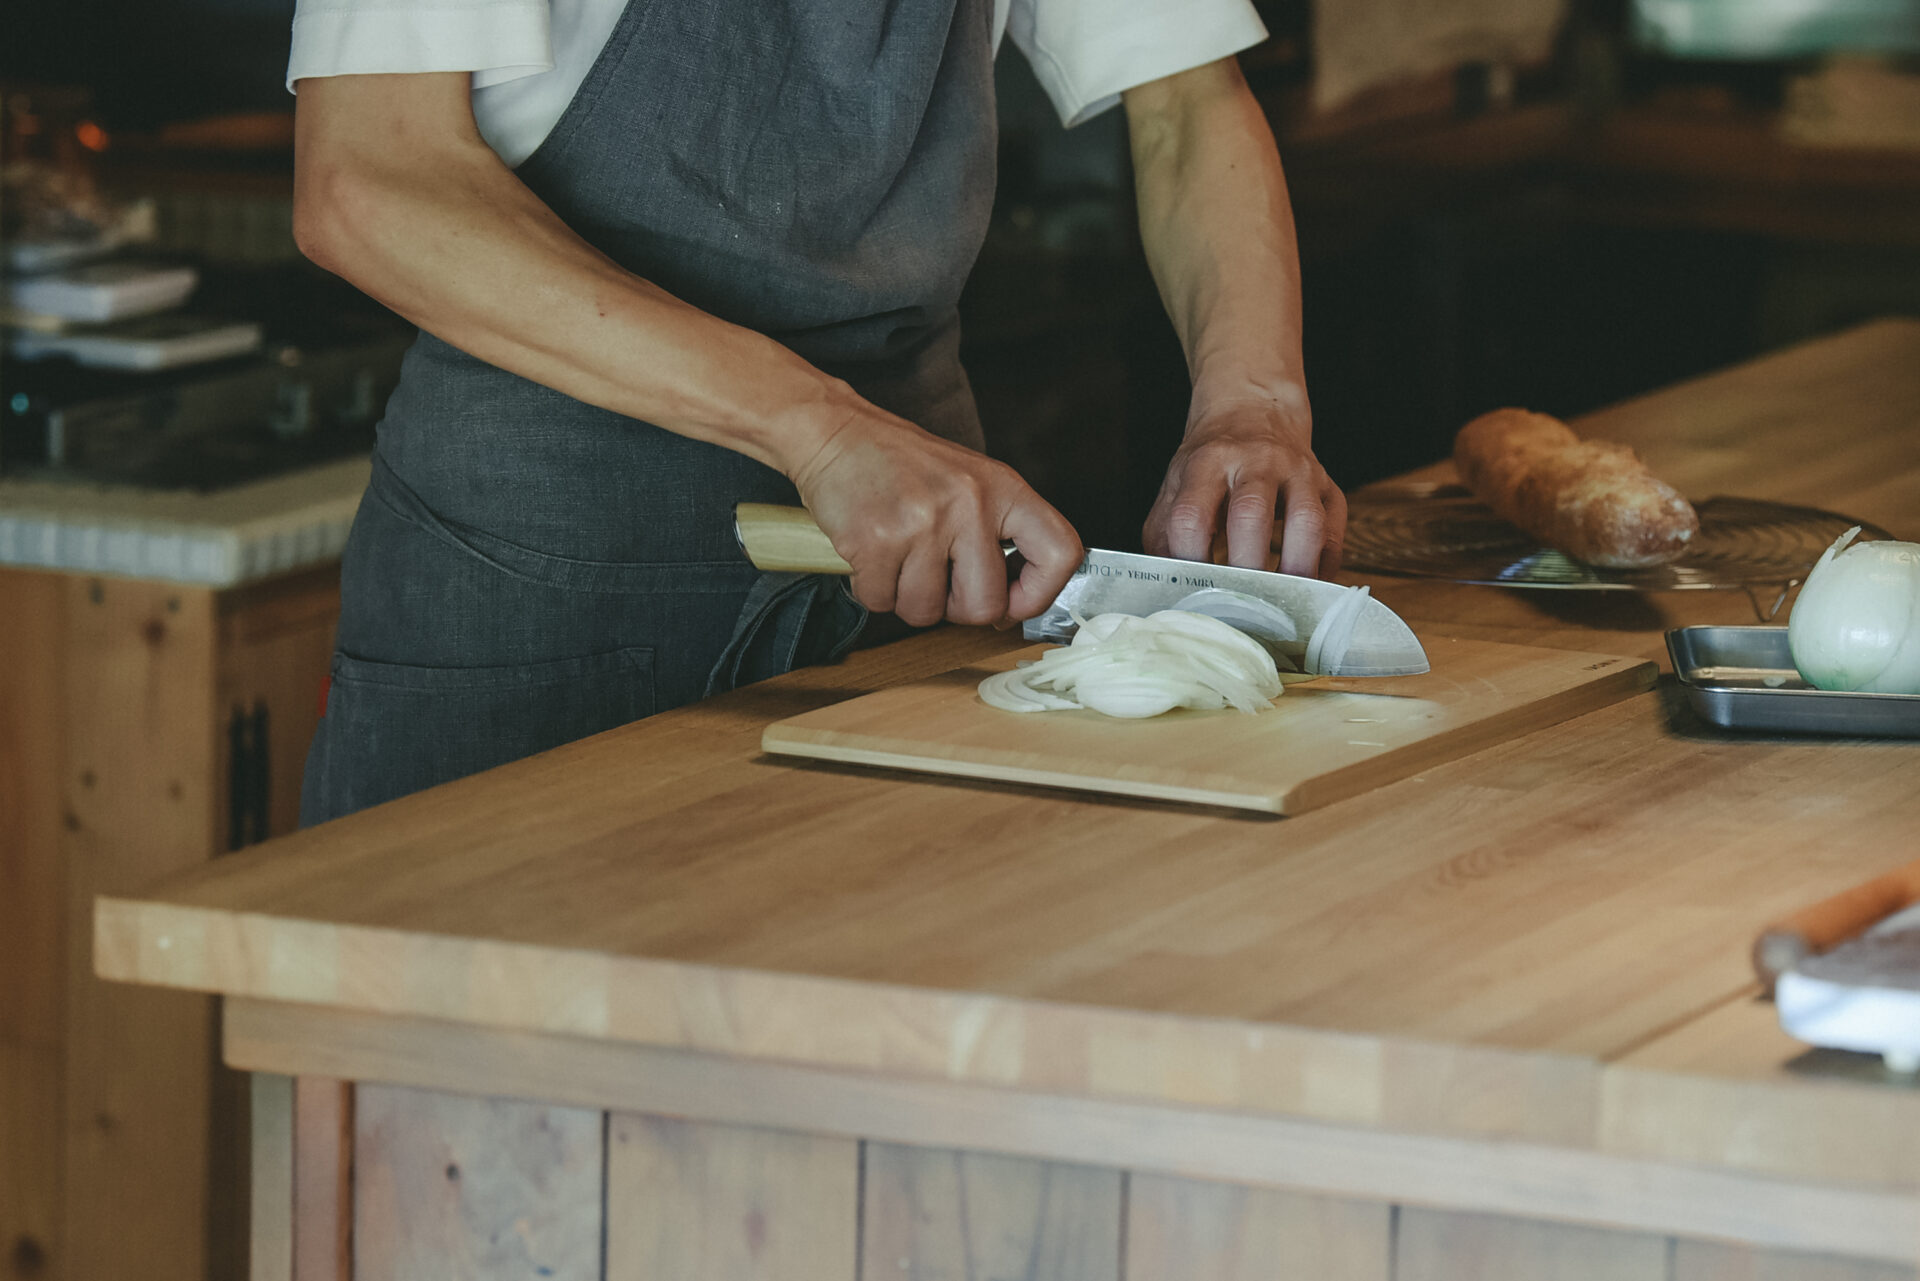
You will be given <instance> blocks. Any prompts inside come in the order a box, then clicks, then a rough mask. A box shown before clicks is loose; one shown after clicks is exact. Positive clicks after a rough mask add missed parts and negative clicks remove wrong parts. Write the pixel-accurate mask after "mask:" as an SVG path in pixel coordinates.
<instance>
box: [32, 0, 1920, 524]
mask: <svg viewBox="0 0 1920 1281" xmlns="http://www.w3.org/2000/svg"><path fill="white" fill-rule="evenodd" d="M1259 7H1260V9H1261V11H1262V13H1263V16H1264V17H1265V19H1266V22H1267V25H1268V27H1269V28H1270V30H1271V31H1272V33H1273V37H1272V39H1271V40H1270V41H1269V42H1268V43H1267V44H1266V45H1264V46H1262V47H1260V48H1258V49H1255V50H1253V51H1251V52H1249V53H1248V54H1247V55H1245V57H1244V59H1243V61H1244V65H1245V68H1246V71H1247V74H1248V76H1249V78H1250V80H1251V81H1252V83H1253V85H1254V87H1255V89H1256V91H1257V92H1258V94H1259V95H1260V98H1261V100H1262V101H1263V103H1265V105H1266V106H1267V108H1268V110H1269V112H1270V114H1271V117H1272V120H1273V123H1274V126H1275V130H1276V132H1277V133H1278V135H1279V137H1280V140H1281V146H1282V152H1283V156H1284V159H1285V162H1286V166H1287V171H1288V176H1289V181H1290V183H1291V186H1292V192H1293V198H1294V203H1295V208H1296V212H1297V215H1298V219H1299V224H1300V243H1301V248H1302V253H1303V256H1304V273H1305V291H1306V318H1307V373H1308V379H1309V387H1310V391H1311V394H1312V397H1313V404H1314V409H1315V418H1316V440H1317V443H1318V448H1319V451H1320V453H1321V455H1322V457H1323V459H1324V460H1325V461H1326V463H1327V465H1328V467H1329V468H1330V470H1331V471H1332V473H1333V475H1334V477H1335V478H1336V479H1337V480H1338V481H1340V482H1341V483H1342V484H1343V485H1345V486H1347V487H1349V488H1351V487H1354V486H1358V485H1361V484H1364V483H1366V482H1368V481H1371V480H1374V479H1377V478H1379V477H1382V476H1385V475H1387V474H1389V473H1392V472H1395V471H1398V470H1402V469H1405V468H1407V467H1410V466H1413V465H1416V464H1419V463H1422V462H1425V461H1428V460H1430V459H1432V458H1434V457H1436V456H1438V455H1439V454H1441V453H1442V452H1444V450H1445V449H1446V447H1447V443H1448V441H1449V439H1450V435H1451V433H1452V431H1453V429H1454V428H1455V427H1456V426H1458V425H1459V424H1460V423H1461V422H1462V421H1464V420H1465V419H1466V418H1467V417H1468V416H1470V415H1471V414H1473V413H1476V412H1478V411H1480V410H1483V409H1486V408H1489V407H1492V406H1495V405H1498V404H1506V403H1517V404H1525V405H1528V406H1531V407H1534V408H1538V409H1543V410H1547V411H1550V412H1553V413H1556V414H1561V415H1570V414H1576V413H1579V412H1581V411H1583V410H1587V409H1590V408H1593V407H1595V406H1598V405H1601V404H1604V403H1606V402H1608V401H1612V400H1616V399H1619V398H1621V397H1623V396H1628V395H1632V394H1634V393H1636V392H1640V391H1643V390H1646V389H1649V388H1652V387H1655V386H1658V385H1660V384H1663V383H1666V382H1670V381H1672V380H1674V379H1678V378H1681V377H1684V376H1686V375H1689V374H1693V373H1696V372H1699V371H1701V370H1705V369H1708V368H1712V367H1714V366H1719V365H1724V364H1726V363H1727V362H1729V361H1732V360H1736V359H1739V358H1740V357H1742V356H1745V355H1748V354H1751V353H1756V352H1759V351H1762V350H1765V349H1767V348H1770V347H1774V346H1778V345H1780V344H1782V343H1785V342H1789V341H1792V340H1795V339H1800V338H1804V337H1807V336H1809V335H1812V334H1817V333H1821V332H1824V331H1827V330H1831V329H1835V328H1838V327H1841V326H1844V325H1847V324H1849V323H1851V322H1854V321H1857V320H1859V319H1861V318H1863V317H1867V316H1872V315H1878V314H1885V313H1889V312H1914V311H1920V61H1916V57H1915V54H1916V50H1920V5H1917V4H1916V2H1915V0H1458V2H1456V3H1446V4H1441V3H1435V2H1432V0H1342V2H1341V3H1338V4H1332V3H1325V4H1321V5H1316V4H1314V3H1311V2H1310V0H1260V6H1259ZM291 11H292V0H172V2H171V3H167V4H163V5H155V4H150V3H142V2H140V0H11V3H10V4H9V6H8V11H7V16H6V18H5V19H4V22H5V24H6V30H5V32H4V39H3V40H0V50H3V51H4V52H0V60H3V65H0V76H4V79H5V100H4V117H3V120H4V135H5V145H6V166H7V168H6V173H7V186H6V191H5V196H4V201H3V202H0V217H4V220H5V234H6V236H7V240H8V257H7V261H8V263H9V264H10V267H11V270H12V280H11V281H10V296H11V298H12V301H13V306H12V309H11V311H10V313H9V316H8V319H9V320H10V321H11V322H12V324H11V327H10V328H9V330H8V333H9V342H8V349H9V353H10V354H9V356H8V358H7V364H6V366H5V368H4V370H0V389H4V391H3V392H0V398H4V404H5V410H6V416H5V419H4V429H3V430H4V436H0V468H4V470H5V471H6V472H8V473H13V474H19V473H21V472H23V471H31V472H42V473H44V470H45V469H47V468H49V467H52V468H56V469H62V470H63V471H64V472H70V473H74V474H78V473H82V472H84V473H86V474H88V475H92V476H97V477H100V478H105V479H112V480H126V481H134V482H138V483H150V484H155V485H164V486H196V487H205V486H217V485H221V484H228V483H232V482H234V481H238V480H243V479H247V478H249V477H252V476H255V475H258V474H260V473H261V472H263V471H265V470H267V469H271V468H277V467H288V466H298V465H301V464H303V463H305V462H309V461H312V460H314V459H317V458H323V457H328V456H333V455H337V454H339V453H342V452H351V451H354V450H361V449H364V448H365V447H366V444H367V442H368V440H369V439H370V433H371V430H372V423H373V421H374V420H375V418H376V417H377V414H378V406H379V401H380V399H381V398H382V396H383V395H384V392H385V388H386V386H387V383H388V381H389V380H390V378H391V376H392V370H393V364H394V360H395V358H396V356H397V351H398V349H399V346H400V344H401V343H402V342H404V337H402V336H400V335H398V334H397V333H396V329H395V327H394V326H393V325H392V324H391V322H390V319H389V318H388V317H386V316H385V315H384V314H383V313H382V312H381V311H380V310H379V309H378V308H376V307H373V306H371V305H369V304H367V303H365V302H364V301H363V300H361V299H360V298H359V297H358V296H357V295H355V294H354V293H353V292H352V291H350V290H348V289H346V288H344V287H342V286H340V285H338V284H337V283H335V282H334V281H332V280H331V279H330V278H328V277H326V276H324V275H322V274H321V273H319V272H317V271H315V270H313V269H311V268H309V267H308V266H306V265H305V264H304V263H303V262H302V261H301V260H300V259H299V257H298V255H297V252H296V251H295V249H294V247H293V243H292V239H291V235H290V232H289V223H290V219H289V200H290V179H289V168H290V160H289V148H290V137H291V115H290V113H291V105H292V103H291V99H290V98H289V97H288V96H287V95H286V94H285V92H284V91H283V89H282V87H281V80H282V72H283V69H284V65H285V52H286V41H287V27H288V21H289V18H290V14H291ZM1000 78H1001V111H1002V128H1003V141H1002V145H1001V171H1000V190H999V200H998V213H997V217H996V219H995V222H994V228H993V232H992V235H991V238H990V240H989V242H988V245H987V248H986V252H985V254H984V255H983V258H982V260H981V263H980V266H979V270H978V272H977V273H976V276H975V278H974V281H973V285H972V288H971V290H970V292H969V294H968V297H967V300H966V331H965V332H966V337H967V346H968V350H969V357H970V367H971V369H972V370H973V374H974V378H975V380H976V383H977V388H978V392H979V396H980V400H981V403H982V406H983V410H984V413H985V416H986V421H987V424H988V431H989V433H990V436H991V438H992V441H993V447H994V448H995V450H996V451H997V452H999V453H1000V454H1002V455H1003V456H1005V457H1006V458H1008V459H1009V460H1011V461H1013V462H1015V463H1016V464H1017V465H1018V466H1019V467H1021V469H1022V470H1023V471H1025V472H1026V473H1027V474H1028V475H1029V477H1030V478H1031V479H1032V480H1033V481H1034V482H1035V483H1036V484H1037V485H1038V486H1039V487H1040V488H1041V489H1042V490H1043V491H1044V492H1046V493H1047V494H1048V495H1049V496H1050V497H1052V498H1053V499H1054V500H1055V501H1056V502H1057V503H1059V504H1060V505H1061V506H1062V507H1063V508H1064V509H1065V510H1066V512H1067V514H1068V515H1069V516H1070V517H1071V518H1073V519H1074V520H1075V521H1076V523H1077V524H1078V525H1079V526H1080V527H1081V529H1082V531H1083V532H1084V534H1085V535H1086V537H1087V538H1088V540H1089V541H1090V542H1096V543H1103V544H1109V545H1119V546H1128V545H1131V544H1132V543H1133V542H1134V541H1135V540H1136V539H1137V537H1138V523H1139V519H1140V516H1141V514H1142V513H1144V511H1145V510H1146V507H1147V505H1148V504H1149V502H1150V500H1151V496H1152V493H1153V490H1154V488H1155V486H1156V484H1157V481H1158V477H1159V473H1160V467H1161V465H1162V463H1163V461H1164V459H1165V457H1166V456H1167V454H1168V453H1169V452H1170V450H1171V449H1172V447H1173V445H1174V443H1175V442H1176V441H1177V439H1178V434H1179V431H1180V428H1181V426H1182V422H1183V416H1184V402H1185V390H1186V389H1185V375H1184V369H1183V366H1182V362H1181V359H1180V355H1179V352H1178V349H1177V347H1176V345H1175V343H1174V340H1173V337H1172V334H1171V330H1170V329H1169V327H1168V325H1167V323H1166V321H1165V319H1164V317H1163V315H1162V313H1161V311H1160V308H1159V304H1158V300H1157V298H1156V296H1155V293H1154V290H1153V285H1152V282H1151V280H1150V278H1149V277H1148V276H1147V274H1146V271H1145V269H1144V266H1143V264H1142V262H1141V259H1140V256H1139V253H1138V248H1137V243H1136V232H1135V225H1134V219H1133V211H1132V202H1131V197H1130V192H1129V186H1128V182H1129V179H1128V172H1127V170H1128V164H1127V150H1126V136H1125V125H1124V121H1123V120H1122V118H1121V113H1119V112H1117V111H1116V112H1112V113H1109V114H1107V115H1105V116H1103V117H1100V118H1099V119H1097V120H1095V121H1093V122H1091V123H1090V124H1088V125H1085V126H1083V127H1081V128H1079V129H1077V130H1074V131H1071V132H1066V131H1063V130H1062V129H1061V128H1060V127H1059V125H1058V123H1057V122H1056V120H1055V119H1054V116H1053V113H1052V110H1051V108H1050V106H1049V105H1048V103H1047V102H1046V100H1045V98H1044V96H1043V95H1042V94H1041V92H1040V90H1039V88H1038V86H1037V85H1036V84H1035V82H1034V80H1033V79H1032V76H1031V74H1030V73H1029V71H1028V69H1027V67H1026V65H1025V63H1024V61H1023V60H1021V59H1020V58H1018V57H1007V58H1003V59H1002V60H1001V65H1000ZM116 244H124V247H123V248H120V249H119V250H118V251H117V254H118V257H117V258H116V259H114V260H110V261H109V263H108V264H107V265H106V266H99V265H95V266H94V267H92V268H90V269H83V270H82V271H81V273H80V274H82V275H86V274H87V272H88V271H89V270H90V271H91V272H92V273H93V275H95V276H96V277H99V279H97V280H95V281H93V282H92V283H91V284H90V285H89V286H88V287H86V288H80V287H75V288H72V289H69V290H67V291H66V295H65V296H62V297H58V298H54V297H52V296H51V293H50V291H49V290H48V289H47V288H46V287H44V286H45V284H46V278H45V277H40V278H35V277H33V276H30V275H29V274H28V273H32V272H46V271H49V270H58V269H60V267H61V264H62V262H63V261H65V260H71V259H78V258H79V257H80V256H81V255H83V254H85V253H88V252H91V250H92V249H97V248H102V247H106V246H112V245H116ZM129 257H130V258H131V259H133V260H134V261H135V262H137V264H138V265H137V267H136V266H129V265H127V264H126V261H125V260H126V259H128V258H129ZM180 268H186V269H188V274H181V273H180V272H179V271H178V269H180ZM67 270H69V271H71V270H73V269H72V268H67ZM116 273H117V274H116ZM170 273H171V274H170ZM163 276H164V277H167V278H166V279H162V277H163ZM36 285H38V286H41V287H39V288H35V287H34V286H36ZM169 290H171V291H172V292H169ZM187 290H190V292H185V293H184V295H183V296H179V297H178V298H177V300H176V295H180V294H182V293H183V291H187ZM143 308H155V309H157V310H155V311H153V312H150V313H148V314H145V315H140V314H138V313H140V312H141V311H142V309H143ZM50 313H51V314H50ZM102 321H106V322H107V323H104V324H102V323H101V322H102ZM249 348H250V350H249ZM223 353H224V354H223ZM27 357H32V359H27ZM76 358H77V359H76Z"/></svg>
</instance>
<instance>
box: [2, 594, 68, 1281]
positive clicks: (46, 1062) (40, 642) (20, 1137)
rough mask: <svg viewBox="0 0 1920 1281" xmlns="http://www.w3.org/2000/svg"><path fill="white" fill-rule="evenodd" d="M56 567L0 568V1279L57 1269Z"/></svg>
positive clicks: (61, 918)
mask: <svg viewBox="0 0 1920 1281" xmlns="http://www.w3.org/2000/svg"><path fill="white" fill-rule="evenodd" d="M65 609H66V594H65V591H64V588H63V583H62V580H61V579H60V578H58V577H56V576H54V575H51V574H33V573H26V572H23V571H20V570H5V569H0V1277H4V1278H8V1281H12V1279H13V1278H23V1279H24V1278H28V1277H33V1278H36V1279H37V1278H43V1277H49V1276H57V1275H59V1267H60V1261H61V1259H62V1235H61V1226H60V1195H59V1188H60V1184H61V1180H62V1146H61V1142H60V1134H61V1122H62V1118H63V1116H64V1113H63V1111H62V1108H61V1095H62V1086H61V1080H60V1073H61V1065H60V1042H61V1022H62V1019H63V1017H64V1013H63V1011H64V1005H65V987H66V978H65V974H64V970H65V961H66V950H65V949H66V913H65V911H64V910H63V909H62V906H61V905H62V904H63V903H64V902H65V894H66V872H65V870H64V868H63V867H62V865H61V852H60V833H61V828H62V823H61V815H62V800H61V759H60V751H59V744H60V732H59V727H60V715H61V707H60V696H61V679H60V672H61V654H62V645H61V634H62V629H63V628H64V625H65V623H64V620H65Z"/></svg>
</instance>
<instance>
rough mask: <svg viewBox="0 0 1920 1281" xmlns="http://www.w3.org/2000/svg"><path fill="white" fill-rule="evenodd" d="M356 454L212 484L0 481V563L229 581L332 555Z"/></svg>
mask: <svg viewBox="0 0 1920 1281" xmlns="http://www.w3.org/2000/svg"><path fill="white" fill-rule="evenodd" d="M368 468H369V464H368V461H367V459H365V458H348V459H343V460H341V461H339V462H332V463H322V464H318V465H316V466H313V467H303V468H301V469H300V470H298V471H293V472H287V473H285V474H284V475H279V476H270V477H268V478H266V479H264V480H257V481H253V482H250V483H248V484H245V485H235V486H232V487H231V488H228V489H221V490H216V491H214V492H212V493H205V494H203V493H196V492H194V491H191V490H154V489H141V488H138V487H136V486H131V485H98V484H91V483H85V482H79V481H68V480H18V479H16V480H6V481H0V565H14V566H19V567H22V568H28V569H53V570H64V571H66V572H69V573H83V574H113V575H117V576H120V577H123V578H142V579H156V580H161V581H166V582H177V583H192V584H196V585H199V586H203V587H235V586H238V585H240V584H242V583H250V582H257V581H259V580H261V579H265V578H272V577H274V576H276V575H279V574H284V573H287V572H290V571H292V570H296V569H305V568H308V567H310V566H314V565H320V564H324V563H326V562H327V561H331V560H338V559H339V558H340V551H341V549H342V548H343V547H345V546H346V542H347V530H348V529H349V528H351V526H352V525H353V515H354V512H355V511H357V510H358V509H359V506H360V495H361V493H362V492H363V491H364V490H365V489H366V487H367V475H368Z"/></svg>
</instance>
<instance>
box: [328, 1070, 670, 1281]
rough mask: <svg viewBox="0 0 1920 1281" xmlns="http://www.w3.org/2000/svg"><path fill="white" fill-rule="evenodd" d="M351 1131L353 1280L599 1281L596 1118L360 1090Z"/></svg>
mask: <svg viewBox="0 0 1920 1281" xmlns="http://www.w3.org/2000/svg"><path fill="white" fill-rule="evenodd" d="M353 1129H354V1140H353V1193H352V1195H353V1271H352V1276H353V1278H354V1281H507V1279H508V1278H515V1279H516V1281H517V1279H519V1278H526V1277H545V1278H551V1279H552V1281H599V1278H600V1277H601V1275H602V1272H601V1257H600V1242H601V1233H602V1231H603V1224H604V1217H603V1215H602V1212H601V1187H602V1172H603V1169H604V1165H605V1153H604V1150H603V1141H604V1134H603V1127H602V1124H601V1115H600V1113H599V1112H598V1111H595V1110H593V1109H590V1108H567V1107H555V1106H553V1105H551V1104H544V1103H529V1102H521V1101H519V1100H510V1099H475V1098H462V1097H458V1096H455V1095H450V1094H436V1093H430V1092H427V1091H423V1090H409V1089H404V1088H399V1087H395V1086H385V1085H368V1084H362V1085H359V1086H357V1087H356V1088H355V1090H354V1101H353ZM669 1275H671V1274H669ZM301 1281H305V1278H301Z"/></svg>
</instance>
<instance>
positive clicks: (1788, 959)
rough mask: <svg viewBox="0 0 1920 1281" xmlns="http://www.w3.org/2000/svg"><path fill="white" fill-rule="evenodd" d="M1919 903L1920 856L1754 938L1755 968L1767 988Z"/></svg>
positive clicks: (1841, 892) (1772, 926)
mask: <svg viewBox="0 0 1920 1281" xmlns="http://www.w3.org/2000/svg"><path fill="white" fill-rule="evenodd" d="M1915 903H1920V859H1916V860H1914V861H1913V862H1911V863H1909V864H1907V865H1906V866H1905V867H1897V868H1895V869H1894V870H1893V871H1891V872H1888V873H1886V874H1885V875H1884V876H1876V877H1874V878H1873V879H1872V880H1871V881H1867V882H1865V883H1864V884H1861V885H1855V886H1853V887H1852V888H1851V889H1845V890H1841V891H1840V892H1839V893H1838V894H1835V895H1834V896H1833V897H1832V898H1828V899H1822V900H1821V901H1820V902H1818V903H1815V904H1814V905H1813V906H1812V907H1808V908H1803V909H1802V910H1800V911H1798V912H1795V913H1794V914H1793V915H1792V916H1789V917H1786V918H1785V919H1783V920H1780V921H1776V922H1774V923H1773V924H1772V925H1769V926H1768V927H1767V928H1766V929H1765V930H1762V931H1761V933H1760V937H1759V938H1757V939H1755V940H1754V941H1753V971H1754V973H1755V974H1757V975H1759V977H1760V982H1761V984H1762V986H1764V987H1765V988H1766V989H1767V990H1768V991H1769V992H1771V991H1772V990H1773V984H1774V980H1776V979H1778V978H1779V977H1780V976H1781V975H1782V974H1784V973H1786V972H1787V971H1788V970H1790V969H1792V968H1793V967H1794V966H1796V965H1798V964H1799V963H1800V962H1802V961H1804V960H1806V959H1807V958H1808V957H1809V956H1813V955H1816V954H1818V953H1820V952H1825V951H1827V950H1829V949H1830V948H1832V947H1834V946H1835V945H1836V944H1839V943H1842V942H1845V941H1846V940H1847V939H1850V938H1853V937H1854V936H1856V935H1858V934H1860V933H1861V932H1862V931H1864V930H1866V929H1867V928H1868V927H1869V926H1871V925H1872V924H1873V923H1874V922H1876V921H1882V920H1885V919H1886V918H1887V917H1889V916H1892V915H1893V914H1894V913H1895V912H1899V911H1903V910H1905V909H1906V908H1908V907H1911V906H1913V904H1915Z"/></svg>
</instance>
